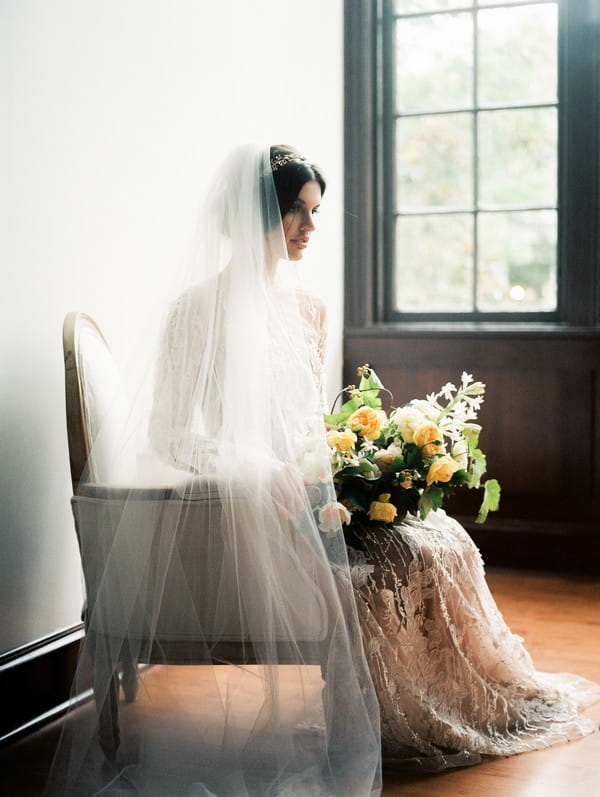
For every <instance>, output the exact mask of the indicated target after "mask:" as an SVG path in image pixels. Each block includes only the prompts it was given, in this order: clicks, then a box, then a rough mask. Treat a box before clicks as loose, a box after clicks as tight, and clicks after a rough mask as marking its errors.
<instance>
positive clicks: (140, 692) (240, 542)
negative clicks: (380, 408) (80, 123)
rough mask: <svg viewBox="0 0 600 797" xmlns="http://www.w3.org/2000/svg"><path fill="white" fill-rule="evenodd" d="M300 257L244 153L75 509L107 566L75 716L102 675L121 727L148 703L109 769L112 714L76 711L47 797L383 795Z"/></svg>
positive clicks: (228, 168) (125, 380)
mask: <svg viewBox="0 0 600 797" xmlns="http://www.w3.org/2000/svg"><path fill="white" fill-rule="evenodd" d="M294 160H296V156H295V155H294V156H293V157H291V158H288V159H287V160H285V158H284V160H283V161H281V160H280V162H279V164H278V165H276V166H275V168H276V169H277V168H282V169H283V168H286V167H288V166H289V165H290V164H291V167H292V168H294V163H293V161H294ZM285 256H286V249H285V240H284V234H283V228H282V219H281V213H280V208H279V203H278V197H277V191H276V187H275V183H274V179H273V167H272V165H271V161H270V152H269V149H261V148H258V147H254V146H248V147H242V148H240V149H238V150H236V151H234V152H233V153H232V154H231V155H230V157H229V158H228V160H227V161H226V162H225V163H224V165H223V166H222V167H221V168H220V169H219V170H218V171H217V174H216V176H215V179H214V181H213V183H212V187H211V188H210V190H209V191H208V194H207V201H206V204H205V206H204V209H203V211H202V213H201V219H200V223H199V226H198V231H197V236H196V243H195V246H194V257H193V258H192V261H191V263H190V268H189V273H188V274H187V275H186V278H185V280H184V282H183V284H178V285H174V286H173V290H172V292H171V295H169V296H165V307H164V312H163V313H162V315H160V314H158V315H157V314H153V316H152V318H151V319H150V322H149V324H148V325H147V328H146V331H145V334H144V336H143V343H144V345H143V349H144V351H143V352H141V353H140V354H139V355H136V357H135V360H134V364H135V367H131V368H125V369H123V370H122V372H121V375H120V380H121V385H122V389H120V390H119V392H118V395H115V396H114V397H112V398H111V403H110V406H111V411H110V413H109V414H108V416H107V417H103V418H102V423H101V425H100V427H99V428H98V429H96V430H94V435H93V437H94V440H93V444H92V448H91V453H90V457H89V461H88V464H87V467H86V471H85V473H84V476H83V478H82V479H81V480H80V482H79V485H78V488H77V490H76V494H75V496H74V513H75V519H76V524H77V528H78V534H79V542H80V547H81V553H82V559H84V560H86V559H87V561H89V562H92V563H93V565H91V566H90V567H88V568H87V570H86V568H85V566H84V571H85V573H86V588H87V598H88V605H87V615H86V626H87V634H86V637H85V639H84V640H83V642H82V647H81V652H80V656H79V664H78V668H77V675H76V680H75V684H74V687H73V694H74V696H75V695H77V694H81V693H82V692H85V689H86V688H89V684H90V673H91V672H96V680H95V690H96V701H97V703H98V704H99V705H100V706H103V705H104V706H106V705H107V703H106V701H107V700H109V697H110V695H109V693H110V690H111V688H112V686H111V683H114V682H112V681H111V677H112V673H118V672H122V673H123V676H122V678H123V683H122V686H124V687H126V696H127V697H129V699H130V700H131V701H132V702H122V701H121V702H120V705H119V707H118V718H119V726H120V744H118V745H117V743H116V742H115V744H114V749H113V748H111V743H110V742H109V743H107V742H106V739H104V742H103V746H104V748H105V749H104V752H102V750H101V748H100V741H102V740H99V738H98V726H97V717H96V710H95V708H94V705H93V703H91V702H90V703H87V704H79V705H76V704H75V702H74V706H73V709H72V710H71V711H70V712H69V715H68V717H67V720H66V722H65V727H64V731H63V734H62V737H61V741H60V743H59V747H58V751H57V754H56V757H55V761H54V764H53V767H52V771H51V776H50V779H49V782H48V785H47V790H46V793H47V794H60V795H68V794H69V795H70V794H72V795H75V794H76V795H88V794H90V795H91V794H107V795H108V794H110V795H121V794H140V795H169V797H174V796H175V795H204V796H206V795H216V796H217V797H271V795H272V796H273V797H274V796H275V795H277V796H278V797H279V796H280V795H282V796H283V795H286V796H288V797H305V796H306V797H308V796H310V797H328V795H335V797H353V796H354V797H366V796H367V795H375V794H378V793H379V789H380V781H379V778H380V775H379V760H380V753H379V716H378V708H377V702H376V699H375V696H374V691H373V686H372V682H371V679H370V676H369V673H368V668H367V665H366V663H365V658H364V654H363V650H362V646H361V641H360V630H359V626H358V621H357V615H356V609H355V605H354V600H353V596H352V586H351V582H350V574H349V567H348V561H347V555H346V549H345V546H344V541H343V536H342V533H341V530H340V528H339V525H338V524H336V523H335V522H332V517H333V519H334V521H335V513H330V514H329V515H328V517H327V522H323V517H324V515H323V514H321V523H320V520H319V517H320V516H319V512H320V510H322V508H323V507H324V506H326V505H327V503H328V502H329V501H334V500H335V494H334V490H333V485H332V483H331V477H330V472H329V466H328V452H327V448H326V445H325V441H324V430H323V421H322V409H323V407H322V395H321V394H320V393H321V390H322V382H321V370H322V360H321V355H322V334H323V330H322V328H321V314H320V307H319V304H318V303H317V302H315V301H314V300H313V299H312V298H311V296H310V294H309V293H307V292H306V291H304V290H303V289H302V288H301V287H300V286H299V284H298V283H297V280H296V278H295V276H294V275H293V274H291V273H287V272H288V271H290V272H291V269H292V265H291V264H290V263H289V262H280V261H284V260H285ZM320 382H321V384H320ZM85 389H86V388H85V385H84V392H85ZM88 398H89V400H90V401H93V400H94V397H93V396H92V395H91V389H90V396H89V397H88ZM84 399H85V396H84ZM92 572H93V577H92V576H91V575H90V573H92ZM92 582H93V583H92ZM150 651H151V654H152V655H149V652H150ZM149 659H150V661H151V664H150V666H148V665H147V664H146V662H147V661H148V660H149ZM232 662H233V663H232ZM184 664H185V665H189V666H180V665H184ZM102 672H104V673H108V674H107V675H106V677H105V678H102V677H99V676H98V673H102ZM136 693H137V694H136ZM134 697H135V699H134V700H133V699H132V698H134ZM105 710H106V709H105ZM110 719H111V721H112V718H110Z"/></svg>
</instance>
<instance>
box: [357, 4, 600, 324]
mask: <svg viewBox="0 0 600 797" xmlns="http://www.w3.org/2000/svg"><path fill="white" fill-rule="evenodd" d="M599 28H600V2H598V0H581V1H579V0H578V2H577V3H573V2H568V0H558V2H557V0H504V1H503V2H500V0H498V1H495V0H474V1H473V2H466V1H465V0H462V2H461V0H387V1H385V0H380V2H371V3H369V2H352V0H347V2H346V76H347V81H346V86H347V90H346V179H347V186H346V210H347V223H346V233H347V235H346V246H347V248H346V260H347V275H348V279H349V280H350V281H351V283H352V285H353V288H358V289H359V290H351V291H349V292H348V293H349V294H350V295H349V298H348V305H347V319H348V321H349V324H350V325H352V326H364V325H369V324H373V323H382V322H383V323H390V322H391V323H394V322H396V323H402V322H411V321H422V320H429V321H432V320H439V321H442V322H447V321H467V322H475V323H477V322H482V321H486V322H490V321H491V322H505V323H506V322H515V321H519V322H522V321H528V322H538V323H541V322H545V323H554V324H557V323H559V324H561V323H563V324H564V323H570V324H583V325H585V324H595V323H598V321H599V320H600V315H599V313H598V301H597V300H598V298H599V293H598V242H597V234H598V171H599V168H598V166H599V153H598V149H599V146H600V145H599V138H598V125H599V116H600V110H599V101H598V97H599V96H600V94H599V80H598V72H599V69H598V64H599V58H598V51H599V45H600V32H599ZM576 230H577V231H578V232H576ZM359 297H360V298H359ZM361 302H363V303H364V304H363V306H361V304H360V303H361Z"/></svg>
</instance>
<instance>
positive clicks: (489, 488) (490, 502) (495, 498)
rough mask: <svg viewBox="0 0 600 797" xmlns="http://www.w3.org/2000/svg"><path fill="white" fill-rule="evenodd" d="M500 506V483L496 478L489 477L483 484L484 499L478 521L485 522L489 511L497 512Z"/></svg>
mask: <svg viewBox="0 0 600 797" xmlns="http://www.w3.org/2000/svg"><path fill="white" fill-rule="evenodd" d="M499 506H500V484H499V483H498V481H497V480H496V479H488V481H486V483H485V484H484V486H483V500H482V502H481V506H480V507H479V514H478V515H477V520H476V521H475V522H476V523H485V521H486V519H487V516H488V512H496V511H497V510H498V507H499Z"/></svg>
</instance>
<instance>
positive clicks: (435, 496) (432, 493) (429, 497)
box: [419, 485, 444, 520]
mask: <svg viewBox="0 0 600 797" xmlns="http://www.w3.org/2000/svg"><path fill="white" fill-rule="evenodd" d="M443 502H444V492H443V490H442V489H441V488H440V487H438V486H437V485H432V486H431V487H429V488H428V489H427V490H425V491H424V492H423V493H422V495H421V497H420V498H419V513H420V515H421V520H424V519H425V518H426V517H427V515H428V514H429V513H430V512H431V511H432V510H435V509H439V508H440V507H441V506H442V503H443Z"/></svg>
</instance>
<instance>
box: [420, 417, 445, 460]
mask: <svg viewBox="0 0 600 797" xmlns="http://www.w3.org/2000/svg"><path fill="white" fill-rule="evenodd" d="M436 441H439V442H436ZM414 442H415V444H416V445H418V446H419V448H420V449H421V452H422V454H423V456H424V457H432V456H433V455H434V454H443V453H444V451H445V447H444V440H443V437H442V433H441V432H440V430H439V428H438V427H437V426H436V425H435V423H432V422H431V421H427V423H422V424H421V425H420V426H419V428H418V429H417V430H416V431H415V435H414Z"/></svg>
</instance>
